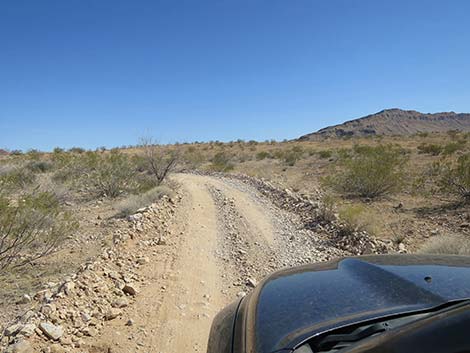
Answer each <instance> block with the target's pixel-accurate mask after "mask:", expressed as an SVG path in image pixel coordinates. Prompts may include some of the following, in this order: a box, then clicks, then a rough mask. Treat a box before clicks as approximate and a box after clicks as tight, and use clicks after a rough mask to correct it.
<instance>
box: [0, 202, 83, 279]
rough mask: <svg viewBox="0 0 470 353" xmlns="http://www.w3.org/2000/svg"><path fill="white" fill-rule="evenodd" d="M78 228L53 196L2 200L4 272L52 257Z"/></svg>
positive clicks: (0, 229) (0, 228) (0, 231)
mask: <svg viewBox="0 0 470 353" xmlns="http://www.w3.org/2000/svg"><path fill="white" fill-rule="evenodd" d="M77 226H78V225H77V223H76V222H75V221H74V220H73V219H72V217H71V215H70V214H69V213H66V212H62V211H61V209H60V207H59V203H58V201H57V200H56V199H55V198H54V196H53V195H52V194H50V193H39V194H37V195H26V196H23V197H22V198H21V200H19V201H18V202H15V203H13V202H11V201H10V200H8V199H6V198H0V234H1V235H2V241H1V242H0V271H2V270H5V269H6V268H8V267H10V266H15V267H17V266H22V265H25V264H27V263H30V262H31V261H34V260H36V259H38V258H40V257H43V256H46V255H48V254H50V253H51V252H52V251H54V250H55V249H56V248H57V246H58V245H59V244H60V243H61V241H62V240H64V239H65V238H66V237H67V236H68V235H70V234H71V233H72V232H73V231H74V230H75V229H76V228H77Z"/></svg>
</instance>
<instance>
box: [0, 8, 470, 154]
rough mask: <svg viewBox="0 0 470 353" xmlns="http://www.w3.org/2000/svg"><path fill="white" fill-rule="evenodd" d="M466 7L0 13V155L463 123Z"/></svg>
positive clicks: (468, 37) (469, 72)
mask: <svg viewBox="0 0 470 353" xmlns="http://www.w3.org/2000/svg"><path fill="white" fill-rule="evenodd" d="M469 16H470V1H467V0H462V1H452V0H439V1H435V0H322V1H320V0H318V1H317V0H265V1H259V0H217V1H216V0H214V1H204V0H187V1H183V0H152V1H150V0H149V1H144V0H128V1H119V0H55V1H52V0H29V1H24V0H2V1H0V131H1V134H0V147H7V148H10V149H29V148H39V149H43V150H49V149H51V148H53V147H55V146H61V147H71V146H82V147H86V148H95V147H98V146H103V145H104V146H108V147H112V146H121V145H127V144H135V143H136V142H137V140H138V138H139V136H142V135H146V136H148V135H152V136H154V137H155V138H157V139H158V140H159V141H160V142H162V143H170V142H175V141H179V142H184V141H195V140H199V141H201V140H222V141H226V140H232V139H238V138H242V139H256V140H265V139H271V138H275V139H284V138H294V137H297V136H300V135H302V134H305V133H309V132H312V131H314V130H317V129H319V128H321V127H324V126H327V125H331V124H335V123H340V122H342V121H344V120H347V119H351V118H355V117H359V116H362V115H366V114H369V113H373V112H376V111H379V110H382V109H384V108H392V107H399V108H404V109H416V110H419V111H423V112H436V111H448V110H453V111H457V112H470V22H469Z"/></svg>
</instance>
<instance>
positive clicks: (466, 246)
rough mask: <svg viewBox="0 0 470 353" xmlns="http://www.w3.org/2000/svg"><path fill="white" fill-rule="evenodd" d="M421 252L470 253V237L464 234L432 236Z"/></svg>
mask: <svg viewBox="0 0 470 353" xmlns="http://www.w3.org/2000/svg"><path fill="white" fill-rule="evenodd" d="M419 252H420V253H422V254H446V255H470V239H469V238H468V237H465V236H463V235H445V236H440V237H435V238H431V239H429V240H428V241H427V242H426V243H425V244H424V245H423V247H422V248H421V249H420V250H419Z"/></svg>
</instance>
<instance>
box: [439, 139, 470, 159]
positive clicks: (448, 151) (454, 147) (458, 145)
mask: <svg viewBox="0 0 470 353" xmlns="http://www.w3.org/2000/svg"><path fill="white" fill-rule="evenodd" d="M466 142H467V141H465V140H458V141H456V142H449V143H448V144H447V145H445V146H444V148H443V151H442V154H444V155H447V156H448V155H452V154H454V153H455V152H457V151H460V150H463V149H464V148H465V144H466Z"/></svg>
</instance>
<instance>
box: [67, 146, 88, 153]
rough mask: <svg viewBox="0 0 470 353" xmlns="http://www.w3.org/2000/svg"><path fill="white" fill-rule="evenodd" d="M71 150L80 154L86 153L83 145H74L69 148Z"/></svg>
mask: <svg viewBox="0 0 470 353" xmlns="http://www.w3.org/2000/svg"><path fill="white" fill-rule="evenodd" d="M69 152H71V153H78V154H80V153H85V149H84V148H81V147H72V148H70V149H69Z"/></svg>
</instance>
